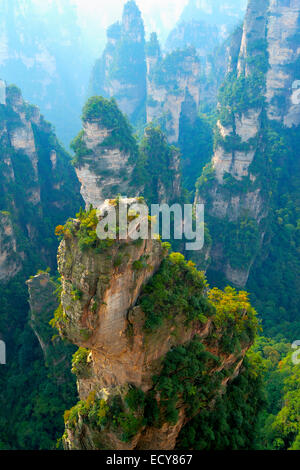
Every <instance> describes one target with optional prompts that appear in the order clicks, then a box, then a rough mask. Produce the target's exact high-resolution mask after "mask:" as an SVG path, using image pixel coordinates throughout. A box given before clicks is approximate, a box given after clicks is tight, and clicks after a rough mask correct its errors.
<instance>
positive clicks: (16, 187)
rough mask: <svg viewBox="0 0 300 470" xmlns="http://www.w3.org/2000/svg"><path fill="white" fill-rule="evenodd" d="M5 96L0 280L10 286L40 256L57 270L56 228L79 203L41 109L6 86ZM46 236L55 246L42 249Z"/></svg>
mask: <svg viewBox="0 0 300 470" xmlns="http://www.w3.org/2000/svg"><path fill="white" fill-rule="evenodd" d="M1 94H2V101H1V104H0V112H1V126H0V139H1V155H0V161H1V167H0V188H1V196H0V210H1V229H0V233H1V241H2V243H1V247H0V253H1V254H0V260H1V261H0V272H1V275H0V278H1V280H3V281H8V280H9V279H11V278H12V277H14V276H15V275H16V274H17V273H18V272H19V271H20V270H21V269H22V267H24V264H26V263H28V262H31V263H32V265H33V264H34V259H35V256H36V255H37V253H38V256H39V258H40V260H41V261H42V260H43V262H48V263H49V264H51V265H52V264H53V261H54V259H53V255H54V252H55V240H54V236H53V228H54V227H55V222H57V223H59V222H61V221H63V220H64V219H65V217H66V215H68V213H72V211H75V210H76V207H78V205H79V204H80V198H79V185H78V182H77V181H76V175H75V172H74V170H73V169H72V168H71V165H70V162H69V158H68V156H67V154H66V153H65V152H64V150H63V149H62V147H61V146H60V145H59V143H58V141H57V139H56V137H55V135H54V133H53V130H52V128H51V126H50V125H49V124H48V123H46V122H45V121H44V119H43V117H42V116H41V115H40V112H39V109H38V108H36V107H34V106H31V105H29V104H28V103H26V102H25V101H24V100H23V98H22V95H21V92H20V91H19V90H18V89H17V88H16V87H14V86H6V84H5V83H4V82H1ZM71 196H72V197H74V199H73V201H72V200H70V199H71ZM69 211H70V212H69ZM45 219H46V220H45ZM47 220H48V222H47ZM50 221H52V223H53V226H52V230H51V229H50V228H49V227H48V224H50V223H51V222H50ZM45 236H47V237H49V238H50V239H52V245H51V243H49V244H48V245H47V246H46V245H45V243H42V241H43V242H44V237H45ZM29 254H30V261H29ZM50 259H52V261H50Z"/></svg>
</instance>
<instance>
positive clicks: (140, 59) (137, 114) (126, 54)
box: [91, 0, 146, 123]
mask: <svg viewBox="0 0 300 470" xmlns="http://www.w3.org/2000/svg"><path fill="white" fill-rule="evenodd" d="M91 95H102V96H104V97H106V98H110V97H114V98H115V99H116V100H117V102H118V105H119V106H120V109H121V110H122V112H123V113H125V114H127V116H128V117H129V118H130V120H131V122H133V123H137V122H138V121H139V120H144V119H145V100H146V61H145V31H144V23H143V20H142V17H141V12H140V10H139V9H138V7H137V5H136V3H135V2H134V0H130V1H128V2H127V3H126V4H125V6H124V11H123V18H122V22H121V23H115V24H114V25H112V26H111V27H110V28H109V29H108V31H107V45H106V48H105V50H104V52H103V55H102V58H101V59H100V60H98V61H97V62H96V64H95V67H94V70H93V74H92V78H91Z"/></svg>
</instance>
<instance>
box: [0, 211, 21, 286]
mask: <svg viewBox="0 0 300 470" xmlns="http://www.w3.org/2000/svg"><path fill="white" fill-rule="evenodd" d="M23 257H24V253H18V251H17V240H16V234H15V233H14V228H13V225H12V222H11V217H10V214H9V212H8V213H5V212H2V213H0V281H2V280H4V281H7V280H9V279H11V278H13V277H14V276H15V275H16V274H18V272H20V270H21V269H22V258H23Z"/></svg>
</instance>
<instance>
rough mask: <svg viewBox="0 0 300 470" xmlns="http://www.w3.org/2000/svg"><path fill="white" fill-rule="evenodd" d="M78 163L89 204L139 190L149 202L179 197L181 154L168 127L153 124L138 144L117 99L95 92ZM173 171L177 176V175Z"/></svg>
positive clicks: (87, 111)
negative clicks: (165, 131) (168, 137)
mask: <svg viewBox="0 0 300 470" xmlns="http://www.w3.org/2000/svg"><path fill="white" fill-rule="evenodd" d="M72 147H73V149H74V151H75V159H74V164H75V168H76V173H77V176H78V179H79V181H80V183H81V194H82V197H83V199H84V201H85V204H86V207H87V208H88V207H89V206H90V205H92V206H93V207H99V206H100V205H101V204H102V203H103V201H104V200H105V199H106V198H114V197H116V196H117V195H118V194H120V195H122V196H128V197H133V196H139V195H142V196H144V197H145V198H146V200H147V202H148V203H155V204H157V203H163V202H170V201H174V200H175V199H177V200H179V199H180V196H181V194H180V193H181V178H180V155H179V152H178V150H177V149H175V148H172V147H170V146H169V145H168V143H167V141H166V138H165V136H164V135H163V133H162V132H161V131H160V130H159V129H157V128H154V127H151V126H149V127H147V128H146V129H145V132H144V139H142V142H141V144H140V146H138V142H137V139H136V138H135V136H134V135H133V131H132V128H131V126H130V125H129V123H128V121H127V119H126V117H125V116H124V115H123V114H122V113H121V111H120V110H119V108H118V106H117V104H116V102H115V100H114V99H111V100H107V99H105V98H102V97H93V98H91V99H90V100H89V101H88V102H87V104H86V106H85V107H84V110H83V130H82V131H81V132H80V133H79V135H78V136H77V137H76V138H75V139H74V141H73V143H72ZM171 175H172V177H171Z"/></svg>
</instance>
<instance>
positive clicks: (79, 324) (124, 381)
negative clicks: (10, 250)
mask: <svg viewBox="0 0 300 470" xmlns="http://www.w3.org/2000/svg"><path fill="white" fill-rule="evenodd" d="M130 202H131V203H132V202H135V201H130ZM122 203H123V202H122V201H120V200H111V201H107V203H106V205H105V208H106V210H107V208H108V206H107V204H108V205H111V206H112V207H114V208H117V207H119V206H118V205H120V204H122ZM124 203H125V204H128V201H125V202H124ZM101 213H102V212H101V211H100V212H99V215H98V217H97V216H96V212H95V211H92V210H90V211H89V212H88V213H86V214H81V217H80V219H78V220H73V221H69V222H68V223H67V225H66V226H65V228H64V230H63V241H62V242H61V245H60V248H59V253H58V266H59V271H60V274H61V280H62V295H61V306H60V308H59V310H58V311H57V313H56V317H55V322H56V325H57V328H58V330H59V332H60V334H61V336H62V337H64V338H67V339H69V340H70V341H71V342H74V343H76V344H77V345H78V346H80V349H79V350H78V352H77V353H76V354H75V355H74V360H73V372H75V373H76V375H77V379H78V382H77V385H78V391H79V396H80V400H81V401H80V402H79V403H78V404H77V405H76V406H75V407H74V408H73V409H71V410H70V411H68V412H66V413H65V422H66V432H65V435H64V437H63V441H64V446H65V448H66V449H110V450H111V449H118V450H126V449H130V450H133V449H138V450H145V449H164V450H168V449H173V448H174V447H175V445H176V440H177V437H178V434H179V432H180V430H181V428H182V427H183V426H184V424H185V423H186V422H187V421H188V420H189V419H190V418H191V416H192V415H191V414H190V413H188V407H189V405H188V404H187V403H186V402H185V398H184V397H186V396H185V394H184V393H183V394H179V395H178V397H177V395H176V394H177V392H176V393H175V392H174V395H173V396H172V399H173V402H172V403H173V405H172V406H173V407H174V406H175V408H174V413H175V416H176V418H175V417H174V416H173V418H172V419H171V417H168V413H167V412H166V410H168V409H170V407H171V408H172V406H171V402H170V403H169V405H168V399H167V398H166V394H165V392H164V391H163V390H164V388H163V385H162V384H164V383H165V382H164V380H170V381H172V376H173V375H174V374H173V373H172V372H170V371H168V372H167V376H166V377H165V379H163V378H162V377H163V374H164V373H166V372H165V367H168V366H167V365H166V362H165V360H166V358H167V357H168V360H169V362H168V363H170V361H171V360H172V359H171V358H172V357H173V356H172V353H171V351H173V350H174V351H177V349H176V348H177V347H179V346H180V348H179V349H178V351H177V353H175V352H174V354H175V357H177V358H178V357H180V354H186V355H187V357H188V355H189V354H190V355H191V358H190V360H191V361H192V363H193V364H195V365H196V364H197V365H196V368H197V367H200V368H201V367H203V368H204V369H205V370H206V372H205V373H204V372H201V373H200V376H199V383H202V382H201V381H202V380H203V377H204V375H203V374H205V377H206V379H205V380H207V381H206V386H205V387H206V390H207V389H209V390H210V392H208V395H207V396H206V397H205V398H204V396H203V400H204V401H203V400H202V402H201V406H202V407H203V406H213V403H214V400H215V398H216V397H217V396H218V394H220V393H225V391H226V385H227V384H228V382H229V381H230V380H231V379H233V378H234V377H236V376H237V375H238V374H239V371H240V369H241V366H242V364H243V359H244V355H245V353H246V351H247V349H248V347H249V346H250V344H251V341H252V340H251V339H250V337H249V338H248V339H245V336H244V339H243V340H241V344H240V347H239V348H237V349H235V347H233V349H232V350H231V352H226V350H225V349H223V346H222V337H223V333H224V332H223V331H222V328H223V326H222V324H221V323H220V322H219V323H218V321H217V320H216V318H214V314H215V313H216V310H215V307H214V302H213V300H212V302H211V303H210V302H209V301H208V300H207V293H206V288H207V285H206V283H205V280H204V275H203V273H202V274H201V273H199V272H197V271H196V269H195V268H194V266H193V265H192V264H187V263H186V262H185V261H184V258H183V256H182V255H179V254H174V255H171V256H170V257H169V258H168V259H164V258H165V257H166V255H167V252H166V248H165V247H164V245H162V244H161V242H160V241H158V240H151V239H148V240H137V241H133V240H132V239H131V238H130V237H128V238H127V239H124V240H119V239H117V240H111V241H109V240H107V241H106V242H105V243H104V242H103V241H102V242H100V241H98V242H96V244H93V245H91V246H90V248H86V249H83V245H82V240H81V237H82V235H83V227H84V226H85V227H87V226H88V227H89V231H88V233H87V232H85V237H86V236H88V237H89V238H90V239H93V233H94V231H97V224H98V223H99V221H101V220H102V217H103V216H101V215H100V214H101ZM129 214H131V215H132V211H131V210H130V207H129ZM133 219H134V217H133ZM87 223H88V225H86V224H87ZM149 235H150V232H149ZM177 282H178V285H177ZM182 283H183V285H182ZM145 286H147V287H146V288H145ZM183 286H185V287H186V288H187V290H186V291H185V294H182V296H181V300H182V301H183V302H185V300H186V301H187V303H186V304H185V305H186V307H183V304H182V308H181V307H179V306H178V303H177V301H176V295H177V294H176V292H177V289H182V288H183ZM168 289H169V290H172V289H174V293H172V292H171V291H170V298H169V300H167V299H165V301H163V300H162V297H164V295H165V294H164V292H165V293H166V292H167V291H168ZM187 291H189V292H190V295H191V296H192V297H193V299H195V300H192V298H190V299H189V301H188V300H187V299H185V296H186V292H187ZM216 295H217V294H216ZM161 296H162V297H161ZM194 296H195V297H194ZM233 298H234V297H232V300H233ZM184 299H185V300H184ZM244 300H245V299H244ZM178 301H179V300H178ZM161 302H162V303H161ZM165 302H166V303H165ZM191 302H192V303H193V305H194V307H192V308H190V307H189V306H190V305H191ZM156 303H157V304H156ZM159 305H161V306H160V307H159ZM164 305H165V306H166V307H167V310H165V308H164ZM200 305H201V306H200ZM231 305H232V308H233V309H234V303H232V304H231ZM178 307H179V308H178ZM245 308H246V304H245ZM187 309H188V310H187ZM152 310H153V313H151V314H150V311H152ZM187 311H189V314H188V313H187ZM163 312H165V313H163ZM200 312H201V313H200ZM239 312H240V313H239V314H238V315H237V316H236V322H237V324H238V323H239V322H243V321H244V320H243V318H244V317H243V316H242V315H241V310H239ZM247 312H248V320H247V321H249V320H250V317H251V318H252V313H251V309H248V310H247ZM240 315H241V316H240ZM159 318H161V320H160V321H159V322H158V323H156V322H157V321H158V319H159ZM188 318H189V319H188ZM253 319H254V317H253ZM253 321H254V323H253V324H252V323H251V325H252V326H250V323H249V328H250V330H252V328H254V329H253V331H254V330H255V328H256V327H255V326H254V325H255V320H253ZM250 322H252V320H250ZM241 325H242V324H241V323H240V327H241V328H242V329H243V327H242V326H241ZM250 330H248V333H249V331H250ZM231 331H232V332H233V331H235V326H233V329H232V330H231ZM224 334H225V333H224ZM250 336H251V335H250ZM184 351H185V353H184ZM196 351H198V352H196ZM168 354H169V356H168ZM170 354H171V355H170ZM176 354H178V355H179V356H176ZM194 354H196V356H194ZM197 354H199V356H197ZM182 360H183V359H182ZM194 361H196V363H195V362H194ZM197 361H198V362H197ZM200 364H202V365H201V366H200ZM184 367H185V365H184V360H183V362H179V363H177V367H175V368H174V372H175V373H176V374H177V373H179V371H180V370H181V368H183V369H184ZM189 373H191V372H190V371H189V370H188V369H187V370H186V374H189ZM182 374H183V375H182V377H184V383H188V382H189V380H191V384H192V383H193V380H198V379H197V377H198V375H197V373H196V372H195V371H194V372H193V376H192V377H191V379H187V376H186V374H185V373H184V372H182ZM207 374H208V375H207ZM155 377H156V378H155ZM179 377H180V373H179V375H178V380H179V381H180V380H181V379H180V378H179ZM200 377H202V378H200ZM208 377H209V378H208ZM170 383H171V382H170ZM209 384H210V385H209ZM170 386H171V385H170ZM203 386H204V385H203ZM161 387H162V388H161ZM195 387H197V385H196V383H195ZM198 387H200V388H201V385H199V384H198ZM169 398H170V397H169ZM174 400H175V401H174ZM204 402H205V405H204ZM168 406H169V408H168ZM155 410H156V411H155ZM198 411H199V407H198ZM153 413H154V414H153ZM166 413H167V414H166ZM155 414H156V417H154V415H155ZM159 415H160V417H158V416H159Z"/></svg>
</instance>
